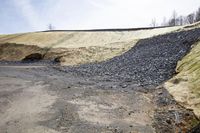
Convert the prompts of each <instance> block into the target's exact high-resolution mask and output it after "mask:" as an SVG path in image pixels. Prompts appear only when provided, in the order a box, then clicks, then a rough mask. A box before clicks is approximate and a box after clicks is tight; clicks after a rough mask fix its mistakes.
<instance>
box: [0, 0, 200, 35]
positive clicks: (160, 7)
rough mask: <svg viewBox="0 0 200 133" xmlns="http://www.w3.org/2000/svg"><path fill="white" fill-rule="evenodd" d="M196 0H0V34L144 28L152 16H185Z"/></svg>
mask: <svg viewBox="0 0 200 133" xmlns="http://www.w3.org/2000/svg"><path fill="white" fill-rule="evenodd" d="M198 7H200V0H0V34H11V33H22V32H33V31H43V30H47V29H48V25H49V24H52V25H53V27H54V28H55V29H58V30H72V29H74V30H76V29H105V28H134V27H147V26H149V25H150V23H151V21H152V19H154V18H155V19H156V21H157V23H161V22H162V21H163V18H164V17H166V18H167V19H168V18H170V17H171V16H172V12H173V11H174V10H176V12H177V14H178V15H187V14H189V13H192V12H194V11H196V10H197V9H198Z"/></svg>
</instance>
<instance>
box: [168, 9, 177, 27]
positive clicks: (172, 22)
mask: <svg viewBox="0 0 200 133" xmlns="http://www.w3.org/2000/svg"><path fill="white" fill-rule="evenodd" d="M177 21H178V19H177V13H176V11H175V10H174V11H173V13H172V18H171V19H170V20H169V22H168V25H169V26H176V25H177Z"/></svg>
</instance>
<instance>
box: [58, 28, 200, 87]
mask: <svg viewBox="0 0 200 133" xmlns="http://www.w3.org/2000/svg"><path fill="white" fill-rule="evenodd" d="M199 38H200V28H198V29H194V30H189V31H181V32H176V33H169V34H166V35H160V36H156V37H153V38H149V39H143V40H141V41H139V42H138V43H137V45H136V46H134V47H133V48H131V49H130V50H129V51H128V52H126V53H124V54H123V55H121V56H118V57H115V58H113V59H110V60H108V61H105V62H101V63H92V64H85V65H81V66H78V67H62V68H61V70H63V71H65V72H68V73H69V72H70V73H73V74H74V75H77V76H87V77H93V78H94V76H101V77H102V76H104V78H107V79H115V80H121V81H124V80H125V81H126V80H128V81H134V82H136V83H137V84H139V85H141V86H146V85H159V84H160V83H162V82H163V81H165V80H167V79H169V78H170V77H172V76H173V74H174V73H175V67H176V64H177V62H178V60H180V59H181V58H182V57H183V56H184V55H186V54H187V53H188V52H189V50H190V49H191V46H192V44H194V43H195V42H196V41H197V40H198V39H199Z"/></svg>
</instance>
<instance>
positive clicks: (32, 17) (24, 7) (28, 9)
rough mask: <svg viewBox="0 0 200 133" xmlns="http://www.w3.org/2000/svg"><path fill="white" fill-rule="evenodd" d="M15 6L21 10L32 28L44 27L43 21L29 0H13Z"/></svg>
mask: <svg viewBox="0 0 200 133" xmlns="http://www.w3.org/2000/svg"><path fill="white" fill-rule="evenodd" d="M13 2H14V4H15V6H16V8H17V9H18V10H20V11H21V13H22V15H23V16H24V18H25V19H26V21H27V22H28V23H29V25H30V26H31V28H32V30H40V29H43V28H44V22H42V20H41V19H40V16H39V14H38V13H37V12H36V11H35V9H34V7H33V6H32V4H31V1H30V0H13Z"/></svg>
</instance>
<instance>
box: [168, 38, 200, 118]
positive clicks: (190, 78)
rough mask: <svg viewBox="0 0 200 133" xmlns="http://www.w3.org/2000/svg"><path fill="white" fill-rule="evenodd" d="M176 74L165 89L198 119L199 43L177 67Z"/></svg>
mask: <svg viewBox="0 0 200 133" xmlns="http://www.w3.org/2000/svg"><path fill="white" fill-rule="evenodd" d="M176 70H177V72H178V74H177V75H176V76H175V77H174V78H172V79H171V80H169V81H168V82H166V83H165V87H166V88H167V89H168V91H169V92H170V93H171V94H172V95H173V96H174V98H175V99H176V100H177V101H178V102H180V103H181V104H182V105H183V106H185V107H186V108H190V109H193V110H194V113H195V114H196V115H197V116H198V117H199V118H200V42H198V43H197V44H196V45H194V47H193V49H192V50H191V52H190V53H189V54H188V55H186V56H185V57H184V58H183V59H182V60H181V61H179V62H178V65H177V69H176Z"/></svg>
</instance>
